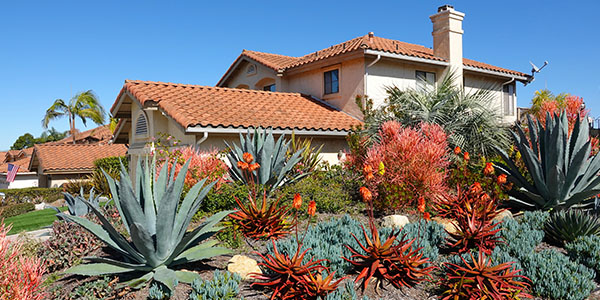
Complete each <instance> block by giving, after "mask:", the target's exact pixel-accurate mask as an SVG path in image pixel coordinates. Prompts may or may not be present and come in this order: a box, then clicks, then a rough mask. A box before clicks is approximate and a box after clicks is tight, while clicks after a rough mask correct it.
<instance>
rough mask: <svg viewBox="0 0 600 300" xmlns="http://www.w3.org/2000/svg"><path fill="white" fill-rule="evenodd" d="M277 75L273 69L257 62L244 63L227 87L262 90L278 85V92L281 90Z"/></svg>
mask: <svg viewBox="0 0 600 300" xmlns="http://www.w3.org/2000/svg"><path fill="white" fill-rule="evenodd" d="M278 80H279V79H278V77H277V74H276V73H275V71H273V69H269V68H267V67H265V66H264V65H262V64H259V63H256V62H248V61H243V62H241V63H240V65H239V67H238V69H237V70H236V71H235V74H234V75H233V76H231V78H230V79H229V80H228V84H227V86H228V87H230V88H238V89H251V90H262V89H263V87H264V86H266V85H270V84H276V88H277V90H276V91H278V92H282V91H284V90H282V89H280V84H277V81H278Z"/></svg>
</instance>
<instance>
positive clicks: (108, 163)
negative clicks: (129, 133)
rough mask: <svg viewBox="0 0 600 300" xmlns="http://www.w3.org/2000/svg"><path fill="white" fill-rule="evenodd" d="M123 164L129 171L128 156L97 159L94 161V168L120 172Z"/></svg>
mask: <svg viewBox="0 0 600 300" xmlns="http://www.w3.org/2000/svg"><path fill="white" fill-rule="evenodd" d="M119 161H120V162H119ZM121 163H123V166H125V170H129V160H128V159H127V156H110V157H105V158H100V159H97V160H95V161H94V168H96V169H104V170H105V171H108V170H120V169H121Z"/></svg>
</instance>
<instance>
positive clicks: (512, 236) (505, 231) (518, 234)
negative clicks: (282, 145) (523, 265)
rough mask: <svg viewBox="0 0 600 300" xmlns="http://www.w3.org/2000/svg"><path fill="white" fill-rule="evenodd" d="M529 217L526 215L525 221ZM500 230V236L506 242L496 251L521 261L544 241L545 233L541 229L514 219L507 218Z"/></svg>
mask: <svg viewBox="0 0 600 300" xmlns="http://www.w3.org/2000/svg"><path fill="white" fill-rule="evenodd" d="M527 217H528V216H527V215H525V216H524V217H523V219H524V220H526V219H527ZM500 228H501V230H500V232H499V235H500V237H501V238H502V240H504V241H506V242H505V243H500V244H499V245H498V247H496V249H501V250H503V251H505V252H508V254H509V255H511V256H513V257H516V258H519V259H520V258H522V257H523V256H524V255H529V254H530V253H533V252H534V250H535V248H536V247H537V245H539V244H540V243H541V242H542V240H543V239H544V231H542V229H541V228H537V229H536V228H535V227H532V226H531V225H530V224H529V223H526V222H521V223H519V222H517V221H516V220H514V219H512V218H505V219H504V220H503V221H502V223H501V224H500ZM496 249H494V250H496Z"/></svg>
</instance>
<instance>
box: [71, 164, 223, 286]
mask: <svg viewBox="0 0 600 300" xmlns="http://www.w3.org/2000/svg"><path fill="white" fill-rule="evenodd" d="M148 165H149V162H148V160H145V162H144V167H142V162H141V161H140V162H139V163H138V165H137V168H136V172H135V181H134V182H133V183H134V184H135V189H134V186H133V184H132V181H131V179H130V177H129V175H128V174H127V171H126V170H125V168H124V167H123V166H121V178H120V180H119V182H115V180H114V179H112V177H110V176H108V175H107V174H106V173H105V176H106V178H107V180H108V184H109V186H110V190H111V193H112V195H113V200H114V204H115V206H116V207H117V209H118V211H119V214H120V216H121V220H122V222H123V224H124V226H125V228H126V229H127V230H128V232H129V235H130V236H131V240H128V239H127V238H126V237H125V236H124V235H122V234H121V233H119V232H118V231H117V230H116V229H115V228H114V227H113V226H112V225H111V224H110V223H109V221H108V220H107V219H106V217H104V216H103V215H102V213H101V212H100V211H99V210H98V209H97V208H96V207H94V206H93V205H92V204H91V203H89V202H88V201H85V200H83V202H84V203H85V204H86V205H87V206H88V207H89V208H90V210H91V211H92V212H93V213H94V214H95V215H96V216H97V217H98V219H99V220H100V222H101V223H102V225H99V224H96V223H94V222H91V221H89V220H88V219H85V218H81V217H76V216H70V215H67V214H63V215H62V217H63V218H66V219H68V220H70V221H73V222H75V223H77V224H79V225H81V226H82V227H83V228H85V229H86V230H88V231H89V232H91V233H92V234H94V235H95V236H96V237H97V238H98V239H100V240H102V241H103V242H104V243H106V244H107V245H108V246H109V247H110V248H112V249H114V250H115V251H116V252H118V253H119V254H120V255H121V259H119V260H115V259H112V258H105V257H86V258H85V259H86V260H87V261H89V262H90V263H87V264H82V265H78V266H75V267H72V268H70V269H68V270H66V271H65V272H66V273H70V274H78V275H87V276H98V275H107V274H124V273H128V274H127V275H133V276H134V277H135V278H134V279H133V280H130V281H128V282H125V283H124V285H128V286H131V287H134V288H139V287H143V286H144V285H145V284H146V283H147V282H149V281H150V280H155V281H158V282H160V283H162V284H163V285H164V286H166V287H167V288H169V289H171V290H172V289H173V287H174V286H175V285H176V284H177V283H178V282H186V283H191V282H192V281H193V280H194V279H195V278H196V277H197V274H196V273H193V272H187V271H181V270H176V267H177V266H180V265H184V264H187V263H190V262H194V261H199V260H203V259H208V258H211V257H213V256H218V255H223V254H227V253H230V251H229V249H226V248H222V247H217V246H216V244H217V241H216V240H211V241H206V240H207V239H209V238H210V237H211V236H213V235H214V234H215V233H217V232H218V231H219V230H221V229H222V227H220V226H218V225H217V224H218V223H219V222H220V221H221V219H223V218H224V217H225V216H227V215H228V214H229V213H231V211H223V212H220V213H217V214H215V215H213V216H212V217H210V218H208V219H207V220H206V221H205V222H204V223H203V224H202V225H200V226H199V227H197V228H195V229H194V230H192V231H187V228H188V225H189V224H190V221H191V220H192V217H193V216H194V214H195V213H196V211H197V210H198V209H199V208H200V204H201V202H202V200H203V199H204V197H205V196H206V194H207V193H208V192H209V191H210V189H211V188H212V187H213V185H214V184H215V183H216V182H213V183H209V184H206V185H205V183H206V179H204V180H202V181H200V182H198V183H197V184H196V185H195V186H194V187H192V188H191V189H190V191H189V192H188V193H187V195H186V196H185V198H184V199H183V201H180V199H181V193H182V191H183V185H184V178H185V174H186V172H187V170H188V166H189V161H188V162H187V163H186V164H185V165H184V166H183V168H182V169H181V171H180V173H179V175H178V176H177V178H175V176H174V175H175V174H174V168H172V171H171V173H170V175H169V174H167V173H168V170H167V167H166V166H167V164H165V167H163V168H162V169H161V170H160V172H159V174H158V176H156V172H153V171H154V170H156V165H155V163H154V162H153V163H152V164H151V167H150V168H149V167H148ZM180 202H181V204H179V203H180Z"/></svg>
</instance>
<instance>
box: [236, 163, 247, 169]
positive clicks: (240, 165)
mask: <svg viewBox="0 0 600 300" xmlns="http://www.w3.org/2000/svg"><path fill="white" fill-rule="evenodd" d="M237 166H238V168H240V169H242V170H246V169H248V163H246V162H243V161H238V164H237Z"/></svg>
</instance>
